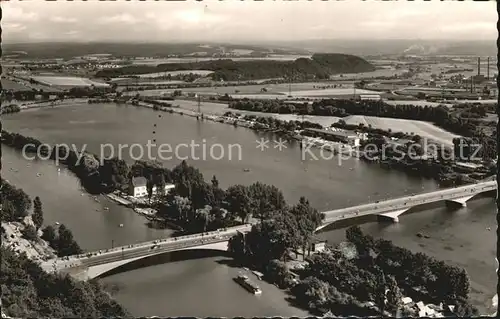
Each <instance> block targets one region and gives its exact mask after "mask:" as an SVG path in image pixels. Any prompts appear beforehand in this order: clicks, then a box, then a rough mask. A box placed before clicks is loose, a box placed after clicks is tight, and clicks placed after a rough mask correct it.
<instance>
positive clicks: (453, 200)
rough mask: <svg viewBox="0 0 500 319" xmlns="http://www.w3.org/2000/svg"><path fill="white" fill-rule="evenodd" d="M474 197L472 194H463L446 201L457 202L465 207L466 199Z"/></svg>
mask: <svg viewBox="0 0 500 319" xmlns="http://www.w3.org/2000/svg"><path fill="white" fill-rule="evenodd" d="M472 197H474V195H470V196H465V197H460V198H455V199H449V200H447V201H446V202H447V203H453V204H458V205H460V206H462V207H467V201H468V200H469V199H471V198H472Z"/></svg>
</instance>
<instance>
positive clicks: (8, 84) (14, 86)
mask: <svg viewBox="0 0 500 319" xmlns="http://www.w3.org/2000/svg"><path fill="white" fill-rule="evenodd" d="M2 90H6V91H7V90H12V91H31V88H29V87H27V86H25V85H23V84H21V83H17V82H14V81H12V80H9V79H4V78H2Z"/></svg>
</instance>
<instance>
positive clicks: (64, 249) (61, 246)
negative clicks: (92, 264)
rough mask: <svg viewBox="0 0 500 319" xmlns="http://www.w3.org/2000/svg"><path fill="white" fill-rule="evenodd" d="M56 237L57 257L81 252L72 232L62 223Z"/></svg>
mask: <svg viewBox="0 0 500 319" xmlns="http://www.w3.org/2000/svg"><path fill="white" fill-rule="evenodd" d="M58 233H59V236H58V239H57V253H58V255H59V257H63V256H71V255H77V254H81V253H82V249H81V248H80V246H78V244H77V243H76V241H75V240H74V238H73V233H72V232H71V231H70V230H69V229H68V228H67V227H66V226H64V224H61V225H60V226H59V230H58Z"/></svg>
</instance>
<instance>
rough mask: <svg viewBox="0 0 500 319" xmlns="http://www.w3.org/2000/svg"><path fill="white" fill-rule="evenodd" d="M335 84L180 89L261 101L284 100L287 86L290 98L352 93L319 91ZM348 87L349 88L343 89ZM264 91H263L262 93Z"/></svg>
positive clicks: (157, 93)
mask: <svg viewBox="0 0 500 319" xmlns="http://www.w3.org/2000/svg"><path fill="white" fill-rule="evenodd" d="M334 84H335V83H332V82H307V83H292V84H291V85H289V84H287V83H282V84H268V85H242V86H214V87H202V88H186V89H182V91H183V92H193V93H200V94H214V95H215V94H220V95H224V94H229V95H231V96H234V97H240V98H244V97H247V98H262V99H275V98H280V96H283V97H284V98H286V96H288V92H289V86H290V88H291V93H292V96H294V97H310V96H311V97H314V96H318V97H324V96H326V97H328V96H331V97H335V96H342V95H351V94H352V93H353V89H352V84H351V85H349V84H347V85H345V84H344V85H343V86H344V87H341V88H326V89H320V88H319V87H321V86H333V85H334ZM345 86H350V87H345ZM263 89H265V91H263ZM171 92H173V90H169V89H166V90H148V91H141V92H133V93H132V95H134V94H135V93H140V94H141V95H145V96H148V95H149V96H151V95H159V94H162V93H167V94H168V93H171ZM356 93H358V94H378V92H375V91H369V90H359V89H357V90H356Z"/></svg>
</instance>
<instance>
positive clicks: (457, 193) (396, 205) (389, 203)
mask: <svg viewBox="0 0 500 319" xmlns="http://www.w3.org/2000/svg"><path fill="white" fill-rule="evenodd" d="M496 188H497V184H496V181H490V182H481V183H477V184H472V185H466V186H461V187H457V188H452V189H444V190H438V191H434V192H429V193H424V194H418V195H412V196H405V197H402V198H396V199H390V200H386V201H383V202H380V203H371V204H364V205H358V206H353V207H348V208H342V209H337V210H332V211H328V212H324V214H325V221H324V223H323V225H326V224H329V223H332V222H334V221H338V220H342V219H347V218H352V217H356V216H365V215H373V214H383V213H389V212H395V211H398V210H406V209H410V208H411V207H413V206H416V205H421V204H426V203H432V202H436V201H441V200H453V199H458V198H466V197H468V196H474V195H477V194H479V193H482V192H486V191H491V190H495V189H496ZM251 227H252V225H251V224H246V225H241V226H236V227H232V228H228V229H224V230H222V229H221V230H218V231H214V232H210V233H204V234H193V235H187V236H180V237H174V238H168V239H161V240H154V241H149V242H145V243H139V244H135V245H128V246H123V247H115V248H112V249H109V250H106V251H99V252H93V253H86V254H81V255H78V256H70V257H66V258H58V259H55V260H49V261H47V262H45V263H43V266H44V267H45V268H47V267H56V268H58V269H61V268H72V267H79V266H84V267H85V266H87V267H88V266H95V265H101V264H105V263H108V262H113V261H118V260H122V259H131V258H135V257H141V256H148V255H156V254H159V253H162V252H168V251H173V250H178V249H182V248H186V247H193V246H199V245H204V244H211V243H217V242H222V241H226V240H228V239H229V238H230V237H231V236H233V235H235V234H236V233H237V232H238V231H249V230H250V229H251ZM153 247H154V248H153ZM153 249H154V252H153ZM89 255H90V256H89Z"/></svg>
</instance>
